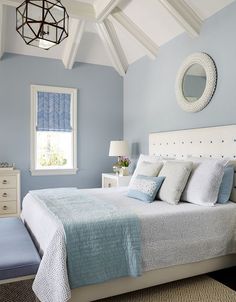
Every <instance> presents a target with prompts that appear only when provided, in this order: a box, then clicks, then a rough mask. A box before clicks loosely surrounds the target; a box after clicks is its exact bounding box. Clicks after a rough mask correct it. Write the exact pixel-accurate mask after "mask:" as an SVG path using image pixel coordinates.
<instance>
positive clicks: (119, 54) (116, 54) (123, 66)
mask: <svg viewBox="0 0 236 302" xmlns="http://www.w3.org/2000/svg"><path fill="white" fill-rule="evenodd" d="M97 30H98V33H99V36H100V38H101V39H102V41H103V44H104V46H105V48H106V50H107V52H108V55H109V57H110V59H111V61H112V64H113V66H114V68H115V69H116V70H117V72H118V73H119V74H120V75H121V76H124V75H125V73H126V71H127V69H128V62H127V59H126V56H125V53H124V51H123V49H122V47H121V45H120V42H119V39H118V37H117V34H116V31H115V28H114V26H113V24H112V23H111V22H110V21H109V20H104V21H103V22H101V23H97Z"/></svg>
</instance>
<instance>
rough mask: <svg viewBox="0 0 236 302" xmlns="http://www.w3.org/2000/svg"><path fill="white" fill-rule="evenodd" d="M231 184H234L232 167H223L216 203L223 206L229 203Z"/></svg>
mask: <svg viewBox="0 0 236 302" xmlns="http://www.w3.org/2000/svg"><path fill="white" fill-rule="evenodd" d="M233 182H234V167H233V166H229V167H225V170H224V175H223V178H222V182H221V185H220V190H219V194H218V199H217V203H221V204H224V203H227V202H228V201H229V198H230V194H231V191H232V188H233Z"/></svg>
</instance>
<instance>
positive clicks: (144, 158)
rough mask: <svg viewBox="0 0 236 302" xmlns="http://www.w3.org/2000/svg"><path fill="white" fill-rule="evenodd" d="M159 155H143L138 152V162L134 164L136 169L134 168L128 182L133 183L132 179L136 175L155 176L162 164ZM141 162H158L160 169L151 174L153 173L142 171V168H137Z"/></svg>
mask: <svg viewBox="0 0 236 302" xmlns="http://www.w3.org/2000/svg"><path fill="white" fill-rule="evenodd" d="M161 159H162V158H161V157H160V156H155V155H144V154H140V156H139V159H138V162H137V165H136V169H135V170H134V173H133V175H132V177H131V180H130V184H132V183H133V181H134V179H135V178H136V176H137V175H144V176H157V174H158V173H159V171H160V170H161V168H162V166H163V163H162V161H161ZM143 162H146V163H149V164H150V163H159V165H160V169H159V171H158V172H157V174H155V175H153V173H151V172H150V173H147V172H146V173H145V172H144V173H142V168H141V169H140V170H139V166H140V165H141V164H142V163H143Z"/></svg>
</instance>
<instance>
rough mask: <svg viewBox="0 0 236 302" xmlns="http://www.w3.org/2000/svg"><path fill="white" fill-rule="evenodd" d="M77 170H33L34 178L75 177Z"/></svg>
mask: <svg viewBox="0 0 236 302" xmlns="http://www.w3.org/2000/svg"><path fill="white" fill-rule="evenodd" d="M77 170H78V169H77V168H76V169H55V170H33V169H31V170H30V171H31V175H32V176H47V175H75V174H76V173H77Z"/></svg>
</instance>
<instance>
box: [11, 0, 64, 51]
mask: <svg viewBox="0 0 236 302" xmlns="http://www.w3.org/2000/svg"><path fill="white" fill-rule="evenodd" d="M16 30H17V32H18V33H19V34H20V35H21V37H22V38H23V39H24V41H25V43H26V44H28V45H32V46H36V47H40V48H42V49H46V50H47V49H50V48H51V47H53V46H55V45H57V44H60V43H61V42H62V41H63V40H64V39H65V38H67V37H68V35H69V32H68V31H69V15H68V14H67V11H66V8H65V7H64V6H63V5H62V4H61V1H60V0H25V1H24V2H23V3H22V4H21V5H20V6H18V7H17V8H16Z"/></svg>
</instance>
